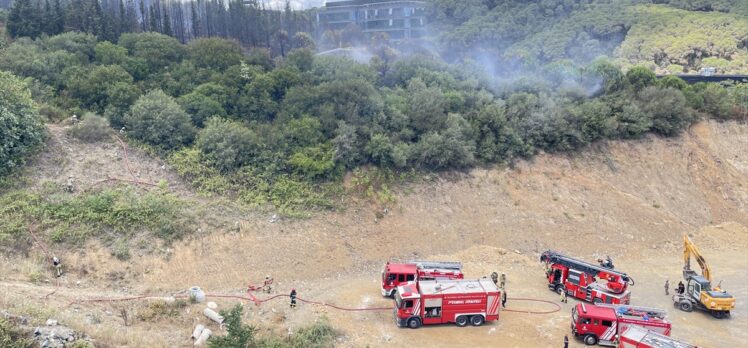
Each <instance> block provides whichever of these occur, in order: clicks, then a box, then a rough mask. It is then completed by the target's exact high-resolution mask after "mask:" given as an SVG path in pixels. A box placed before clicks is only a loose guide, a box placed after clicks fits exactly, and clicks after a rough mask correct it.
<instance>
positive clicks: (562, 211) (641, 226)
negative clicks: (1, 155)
mask: <svg viewBox="0 0 748 348" xmlns="http://www.w3.org/2000/svg"><path fill="white" fill-rule="evenodd" d="M69 146H72V145H69ZM77 150H78V149H74V150H73V152H75V151H77ZM141 155H142V154H140V155H137V156H141ZM39 169H40V170H39V171H38V172H40V173H43V172H44V171H43V170H41V168H39ZM72 170H77V169H75V168H72ZM164 170H165V171H166V173H165V174H164V175H163V176H165V177H168V176H169V174H168V168H167V169H164ZM78 172H80V171H78ZM97 175H100V174H97ZM37 179H39V180H41V178H37ZM188 190H189V189H186V188H183V187H180V188H179V190H176V191H175V194H177V195H179V196H180V197H183V198H185V199H188V198H189V197H191V196H192V194H191V193H189V191H188ZM398 192H399V193H398V194H397V196H398V199H397V202H396V203H395V204H394V205H393V206H390V207H388V210H387V212H386V213H385V214H384V217H383V218H377V215H379V214H377V213H382V211H381V210H380V208H377V207H374V206H369V205H368V204H366V203H358V204H353V205H351V206H349V207H348V208H347V209H346V210H344V211H340V212H331V213H325V214H321V215H318V216H315V217H312V218H310V219H307V220H280V221H275V220H274V219H270V215H271V214H267V215H265V214H257V213H254V214H252V215H244V216H243V217H242V215H241V214H231V213H227V214H226V215H223V216H221V215H220V214H218V216H217V217H213V218H214V219H223V221H224V225H223V227H222V226H221V224H219V223H216V224H214V225H212V227H211V230H209V231H207V232H209V233H205V234H198V235H196V236H195V237H192V238H189V239H188V240H186V241H183V242H177V243H175V244H174V245H173V247H170V248H169V249H167V250H165V251H164V252H165V253H166V255H168V257H163V254H155V255H150V254H144V255H143V256H136V257H133V258H132V259H131V260H129V261H127V262H123V261H119V260H116V259H114V258H113V257H111V256H110V255H109V254H108V252H106V251H104V250H103V249H102V248H101V247H100V245H99V244H98V243H89V244H87V246H86V248H84V249H80V250H63V249H62V248H61V247H58V246H55V245H52V248H53V249H55V251H56V252H58V253H60V255H62V257H63V259H64V260H65V261H66V265H67V267H68V270H69V271H68V274H67V275H66V276H65V277H63V279H62V280H61V287H60V288H58V289H57V290H56V292H55V294H54V295H52V296H51V297H48V298H45V297H44V296H43V295H44V294H46V293H48V292H51V291H52V290H55V288H54V286H52V284H47V285H45V284H43V283H41V284H37V285H34V284H29V283H28V275H29V273H30V272H32V271H36V272H41V273H42V274H44V276H42V278H46V274H47V269H46V268H45V267H44V266H43V264H42V263H41V261H40V259H39V257H38V255H40V253H39V251H38V249H36V248H35V250H36V251H34V250H32V255H36V256H37V257H32V258H28V259H22V260H20V261H18V260H17V261H15V262H13V263H12V266H11V267H7V268H3V269H2V270H0V289H2V291H3V293H5V294H6V295H4V296H2V297H0V308H5V309H7V310H9V311H11V312H21V313H25V314H30V315H32V316H34V317H36V318H37V320H39V321H42V322H43V321H44V320H45V319H46V317H47V316H55V317H57V318H61V319H62V320H65V321H66V322H67V323H68V324H69V325H71V326H73V327H75V328H77V329H80V330H84V331H86V332H87V333H88V334H89V335H91V336H92V337H94V338H97V339H98V340H99V341H100V342H107V343H110V344H111V345H112V346H121V345H129V346H144V344H145V342H147V343H148V345H149V346H164V347H166V346H175V345H177V346H180V345H186V344H188V343H189V339H188V336H189V332H190V330H191V326H192V325H194V324H195V323H197V322H204V321H202V319H201V315H199V314H196V311H201V310H202V307H200V306H199V305H189V306H188V307H187V308H186V309H184V310H182V312H180V314H178V315H177V316H176V317H173V318H165V319H162V320H158V321H156V322H145V321H142V320H138V319H133V322H132V323H131V326H129V327H128V330H127V331H121V330H120V329H121V327H122V326H121V324H122V320H121V318H120V317H119V316H118V310H119V308H127V309H128V310H130V311H133V312H135V313H137V312H138V311H143V310H144V309H143V307H142V306H140V305H137V304H134V303H133V304H117V303H112V304H106V303H94V304H76V305H75V306H72V307H70V306H66V304H67V303H69V302H70V301H73V300H75V299H81V298H91V297H98V296H121V295H132V294H143V293H148V294H153V295H166V294H169V293H179V292H183V291H184V289H187V288H188V287H189V286H192V285H200V286H202V287H203V288H206V289H208V291H210V292H212V293H235V294H241V293H243V290H244V289H245V288H246V286H247V283H257V282H259V281H260V280H261V279H262V277H263V276H264V275H265V274H271V275H272V276H273V277H274V278H275V280H276V284H275V288H276V291H277V292H278V293H285V292H286V291H288V289H289V288H291V287H296V288H297V289H298V290H299V292H300V294H301V296H302V297H304V298H308V299H315V300H323V301H328V302H331V303H337V304H341V305H347V306H365V307H379V306H385V307H386V306H389V305H390V303H389V302H388V301H386V300H383V299H380V298H379V291H378V288H377V287H378V283H377V282H378V277H379V267H381V264H382V263H383V262H384V261H385V260H387V259H389V258H391V257H397V258H410V257H419V258H449V259H458V260H461V261H463V262H465V264H466V272H467V273H468V274H469V276H471V277H474V276H481V275H484V274H488V273H490V272H491V271H494V270H498V271H502V272H506V273H507V274H508V276H509V279H510V281H509V286H510V288H509V291H510V297H532V298H540V299H546V300H552V301H553V300H556V296H555V295H554V294H553V293H552V292H550V291H548V290H547V289H546V287H545V285H544V284H543V279H542V267H541V266H540V265H539V264H538V263H537V256H538V253H539V252H542V251H543V250H545V249H548V248H553V249H557V250H564V251H566V252H568V253H570V254H574V255H577V256H579V257H582V258H585V259H590V260H592V259H594V258H595V257H596V256H604V255H610V256H612V257H613V258H614V259H615V260H616V261H617V262H616V263H617V266H618V267H619V268H620V269H623V270H624V271H626V272H627V273H629V274H630V275H632V277H634V278H635V279H637V286H636V287H635V288H634V289H633V291H634V300H635V301H638V302H636V303H639V304H651V305H656V306H659V307H663V308H667V309H668V310H669V311H670V315H671V316H672V317H673V318H674V319H673V322H674V323H676V325H675V327H676V328H675V331H674V333H673V334H674V336H676V337H680V338H684V339H687V340H689V341H691V342H693V343H695V344H699V345H700V346H701V345H704V346H709V345H708V344H709V341H706V340H705V339H706V338H705V337H703V335H702V333H703V330H705V329H706V330H711V331H712V332H714V333H715V335H717V336H718V337H719V338H720V339H723V340H724V343H725V344H726V345H728V346H738V345H740V344H743V343H745V342H748V334H746V333H745V332H742V331H741V329H740V328H741V327H745V325H746V324H748V309H746V308H748V307H747V306H745V303H748V286H746V282H745V281H741V280H745V279H747V278H748V271H746V270H747V269H748V259H746V258H745V254H744V251H745V249H746V248H748V227H747V226H748V127H746V125H744V124H737V123H716V122H702V123H698V124H696V125H694V126H693V127H691V128H690V129H689V131H688V132H687V133H686V134H684V135H683V136H681V137H679V138H675V139H663V138H659V137H654V136H650V137H648V138H646V139H644V140H641V141H635V142H606V143H601V144H597V145H596V146H595V148H593V149H588V150H585V151H583V152H582V153H580V154H578V155H574V156H551V155H540V156H538V157H536V158H535V159H534V160H533V161H532V162H523V163H520V164H518V165H517V166H516V167H515V168H513V169H509V168H502V169H476V170H473V171H471V172H469V173H464V174H451V175H442V176H435V177H433V178H432V179H430V180H426V181H425V182H422V183H415V184H410V185H406V186H405V187H401V188H400V189H399V190H398ZM200 199H201V200H203V199H205V200H209V199H208V198H200ZM213 204H214V205H216V206H217V207H219V208H218V209H217V210H218V211H220V210H221V207H222V204H223V203H221V202H220V201H218V200H216V201H213ZM380 216H381V215H380ZM237 218H241V219H242V220H243V223H242V224H241V225H242V229H241V231H240V232H239V233H236V232H229V230H231V227H232V226H233V222H234V220H233V219H237ZM684 233H690V234H692V235H693V238H694V240H695V241H696V242H697V244H698V245H699V247H700V248H701V250H702V251H703V252H704V253H705V254H706V255H707V257H708V259H709V261H710V262H711V266H712V269H713V270H714V273H715V274H716V278H717V279H719V280H724V282H723V285H724V286H725V287H726V288H727V289H728V290H730V291H731V292H732V293H733V295H735V296H736V297H737V300H738V303H739V307H738V309H737V311H736V313H734V314H733V318H732V319H730V321H729V322H720V321H715V320H713V319H711V318H709V317H708V316H707V315H702V313H681V312H678V311H675V310H673V309H672V306H671V305H670V303H669V297H666V296H664V295H663V294H662V283H664V279H670V282H671V284H673V283H677V279H678V278H679V274H680V267H681V266H682V264H681V262H682V261H681V249H680V248H681V238H682V235H683V234H684ZM8 261H9V260H3V263H5V262H8ZM8 264H10V263H8ZM42 281H43V280H42ZM219 303H220V304H221V305H222V306H224V305H228V304H230V303H231V301H230V300H226V301H219ZM572 304H573V301H570V303H569V305H565V306H564V308H563V309H562V311H561V312H559V313H556V314H552V315H546V316H534V317H533V316H529V315H523V314H519V313H505V314H503V315H504V316H503V318H502V320H501V321H500V322H499V323H496V324H491V325H489V326H486V327H483V328H471V329H459V328H455V327H452V326H446V327H438V328H431V329H422V330H419V331H415V332H414V331H410V330H397V329H396V328H395V327H394V325H393V323H392V318H391V315H392V314H391V311H386V312H368V313H355V314H351V313H348V312H339V311H334V310H331V309H325V308H320V307H316V306H310V305H302V307H301V308H299V309H298V310H296V311H290V310H286V305H285V304H283V303H282V302H274V303H270V304H266V305H263V306H262V307H254V306H251V305H248V306H249V307H251V310H250V313H251V314H250V315H249V317H248V320H249V321H250V322H251V323H252V324H254V325H256V326H257V327H258V328H260V333H266V332H276V333H283V334H285V333H286V332H293V331H294V330H295V329H296V328H298V327H300V326H303V325H305V323H308V322H309V321H312V320H315V319H317V318H319V317H321V316H326V317H328V318H329V319H330V321H331V322H332V323H333V325H334V326H336V327H338V328H339V329H340V333H339V334H340V337H339V341H338V343H339V345H340V346H344V347H348V346H350V347H358V346H364V345H366V344H369V345H371V346H383V345H385V344H398V343H399V344H404V343H406V342H413V340H415V342H419V343H418V344H417V346H437V345H438V346H458V345H459V344H462V343H463V342H471V343H474V344H476V345H481V344H503V345H506V346H516V347H524V346H527V345H528V344H530V342H535V343H534V344H536V345H537V346H543V347H544V346H552V345H556V344H558V342H561V338H562V337H563V334H565V333H568V332H567V331H568V320H569V319H568V310H569V308H570V307H569V306H570V305H572ZM512 305H514V306H515V307H511V306H512ZM509 306H510V308H528V307H532V306H534V305H532V304H523V303H520V302H512V301H511V300H510V304H509ZM223 308H225V307H223ZM271 308H272V310H271ZM94 314H95V315H96V316H97V318H98V319H97V320H98V323H97V324H95V325H90V320H89V319H88V318H89V317H90V316H91V315H94ZM351 319H355V320H351ZM87 323H88V324H87ZM214 331H216V332H221V330H220V329H219V328H218V327H216V328H215V330H214ZM579 346H581V345H579Z"/></svg>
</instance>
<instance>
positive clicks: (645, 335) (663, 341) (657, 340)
mask: <svg viewBox="0 0 748 348" xmlns="http://www.w3.org/2000/svg"><path fill="white" fill-rule="evenodd" d="M618 348H696V346H694V345H692V344H688V343H686V342H682V341H678V340H676V339H673V338H670V337H668V336H665V335H662V334H659V333H657V332H654V331H650V330H647V329H645V328H642V327H639V326H629V328H628V329H626V330H625V331H623V333H622V334H621V337H620V338H619V339H618Z"/></svg>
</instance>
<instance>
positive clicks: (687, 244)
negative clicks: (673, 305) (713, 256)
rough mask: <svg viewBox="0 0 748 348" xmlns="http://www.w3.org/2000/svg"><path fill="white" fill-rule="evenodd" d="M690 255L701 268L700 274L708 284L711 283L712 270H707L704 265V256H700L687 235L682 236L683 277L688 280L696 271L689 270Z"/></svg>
mask: <svg viewBox="0 0 748 348" xmlns="http://www.w3.org/2000/svg"><path fill="white" fill-rule="evenodd" d="M691 255H693V257H694V258H695V259H696V262H697V263H698V264H699V267H701V274H702V275H703V276H704V278H706V280H708V281H709V282H710V283H711V282H712V270H711V269H710V268H709V265H708V264H707V263H706V260H705V259H704V256H703V255H701V252H700V251H699V248H697V247H696V245H695V244H693V242H691V239H689V238H688V235H684V236H683V261H684V262H685V265H684V266H683V277H684V278H686V279H688V278H689V276H691V275H696V271H694V270H692V269H691Z"/></svg>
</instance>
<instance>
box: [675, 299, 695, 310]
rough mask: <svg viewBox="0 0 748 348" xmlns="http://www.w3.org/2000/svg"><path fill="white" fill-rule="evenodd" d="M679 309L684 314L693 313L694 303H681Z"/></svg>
mask: <svg viewBox="0 0 748 348" xmlns="http://www.w3.org/2000/svg"><path fill="white" fill-rule="evenodd" d="M678 307H679V308H680V310H682V311H684V312H690V311H693V303H691V302H690V301H680V304H679V305H678Z"/></svg>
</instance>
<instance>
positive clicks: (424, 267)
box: [382, 261, 464, 297]
mask: <svg viewBox="0 0 748 348" xmlns="http://www.w3.org/2000/svg"><path fill="white" fill-rule="evenodd" d="M463 278H464V275H463V274H462V263H460V262H449V261H405V262H404V263H390V262H387V264H385V265H384V270H383V271H382V296H388V297H393V296H394V295H395V291H396V290H397V287H398V286H400V285H401V284H405V283H407V282H411V281H420V280H433V279H463Z"/></svg>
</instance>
